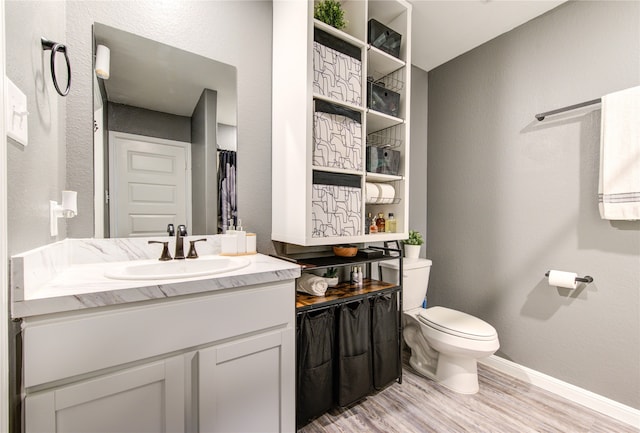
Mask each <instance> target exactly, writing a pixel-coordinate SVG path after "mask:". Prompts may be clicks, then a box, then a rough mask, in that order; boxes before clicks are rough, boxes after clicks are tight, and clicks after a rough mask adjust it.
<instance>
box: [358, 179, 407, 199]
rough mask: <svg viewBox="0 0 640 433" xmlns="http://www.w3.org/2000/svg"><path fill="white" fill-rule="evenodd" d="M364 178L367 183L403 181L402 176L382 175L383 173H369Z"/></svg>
mask: <svg viewBox="0 0 640 433" xmlns="http://www.w3.org/2000/svg"><path fill="white" fill-rule="evenodd" d="M366 177H367V181H369V180H372V181H375V182H394V181H396V180H404V176H398V175H393V174H384V173H372V172H370V171H368V172H367V173H366ZM372 204H373V203H372Z"/></svg>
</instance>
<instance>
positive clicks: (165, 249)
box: [149, 241, 171, 262]
mask: <svg viewBox="0 0 640 433" xmlns="http://www.w3.org/2000/svg"><path fill="white" fill-rule="evenodd" d="M149 243H150V244H162V245H163V247H162V254H161V255H160V258H159V259H158V260H161V261H163V262H166V261H167V260H171V254H169V241H149Z"/></svg>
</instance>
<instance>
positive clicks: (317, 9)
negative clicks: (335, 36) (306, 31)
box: [313, 0, 347, 30]
mask: <svg viewBox="0 0 640 433" xmlns="http://www.w3.org/2000/svg"><path fill="white" fill-rule="evenodd" d="M313 17H314V18H315V19H317V20H320V21H322V22H323V23H325V24H329V25H330V26H332V27H335V28H336V29H340V30H342V29H344V28H345V27H346V26H347V21H346V20H345V19H344V10H342V5H341V4H340V2H339V1H336V0H323V1H320V2H318V3H316V5H315V6H314V7H313Z"/></svg>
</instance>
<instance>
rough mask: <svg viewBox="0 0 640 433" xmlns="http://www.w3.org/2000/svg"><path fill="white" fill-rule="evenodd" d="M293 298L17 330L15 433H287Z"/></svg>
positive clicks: (174, 306) (279, 288)
mask: <svg viewBox="0 0 640 433" xmlns="http://www.w3.org/2000/svg"><path fill="white" fill-rule="evenodd" d="M294 297H295V294H294V283H293V280H289V281H280V282H273V283H265V284H256V285H252V286H245V287H239V288H234V289H223V290H218V291H214V292H208V293H204V294H198V295H190V296H182V297H178V298H173V299H172V300H167V301H160V302H158V301H152V302H144V303H138V304H133V305H132V304H125V305H124V306H119V307H110V308H102V309H88V310H83V311H82V312H79V313H64V314H62V315H49V316H45V317H34V318H25V319H24V320H23V387H24V390H25V394H26V396H25V400H24V421H25V431H26V432H27V433H32V432H49V433H50V432H85V433H88V432H136V433H138V432H183V431H188V432H252V431H260V432H288V431H294V430H295V403H294V402H295V382H294V380H295V346H294V344H295V342H294V338H295V337H294V335H295V323H294V320H295V307H294V302H293V299H294Z"/></svg>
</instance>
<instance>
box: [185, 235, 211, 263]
mask: <svg viewBox="0 0 640 433" xmlns="http://www.w3.org/2000/svg"><path fill="white" fill-rule="evenodd" d="M202 241H204V242H207V239H206V238H202V239H196V240H194V241H189V254H187V258H188V259H197V258H198V252H197V251H196V242H202Z"/></svg>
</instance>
